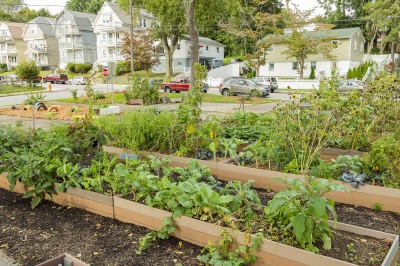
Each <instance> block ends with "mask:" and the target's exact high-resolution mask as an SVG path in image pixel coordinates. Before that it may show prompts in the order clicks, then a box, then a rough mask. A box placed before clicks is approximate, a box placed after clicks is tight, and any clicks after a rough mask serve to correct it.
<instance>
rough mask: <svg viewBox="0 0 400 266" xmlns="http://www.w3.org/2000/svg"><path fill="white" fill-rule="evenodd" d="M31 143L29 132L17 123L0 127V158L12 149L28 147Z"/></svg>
mask: <svg viewBox="0 0 400 266" xmlns="http://www.w3.org/2000/svg"><path fill="white" fill-rule="evenodd" d="M31 142H32V136H31V134H30V133H29V131H28V130H27V129H25V128H23V127H22V126H21V125H19V124H18V123H17V124H16V125H15V126H12V125H7V126H5V125H1V126H0V156H1V155H2V154H5V153H7V152H12V151H13V149H14V148H17V147H21V146H29V145H30V144H31ZM0 164H1V163H0Z"/></svg>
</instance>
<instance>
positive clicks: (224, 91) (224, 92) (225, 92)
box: [221, 89, 229, 96]
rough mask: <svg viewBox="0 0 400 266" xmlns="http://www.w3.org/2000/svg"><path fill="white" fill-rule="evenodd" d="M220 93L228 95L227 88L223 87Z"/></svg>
mask: <svg viewBox="0 0 400 266" xmlns="http://www.w3.org/2000/svg"><path fill="white" fill-rule="evenodd" d="M221 94H222V95H224V96H228V95H229V90H228V89H223V90H222V92H221Z"/></svg>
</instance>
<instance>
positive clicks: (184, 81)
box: [161, 78, 208, 93]
mask: <svg viewBox="0 0 400 266" xmlns="http://www.w3.org/2000/svg"><path fill="white" fill-rule="evenodd" d="M189 87H190V80H189V78H180V79H179V80H178V81H171V82H167V83H162V84H161V89H163V90H164V91H165V92H168V93H169V92H173V91H176V92H181V91H188V90H189ZM207 90H208V84H207V83H204V86H203V91H204V92H207Z"/></svg>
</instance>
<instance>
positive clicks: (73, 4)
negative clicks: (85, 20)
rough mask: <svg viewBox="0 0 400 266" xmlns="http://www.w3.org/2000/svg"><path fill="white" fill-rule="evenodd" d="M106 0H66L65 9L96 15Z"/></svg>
mask: <svg viewBox="0 0 400 266" xmlns="http://www.w3.org/2000/svg"><path fill="white" fill-rule="evenodd" d="M105 1H106V0H86V1H82V0H68V1H67V3H66V4H65V8H67V9H69V10H73V11H79V12H85V13H91V14H96V13H97V12H98V11H99V10H100V8H101V6H102V5H103V3H104V2H105Z"/></svg>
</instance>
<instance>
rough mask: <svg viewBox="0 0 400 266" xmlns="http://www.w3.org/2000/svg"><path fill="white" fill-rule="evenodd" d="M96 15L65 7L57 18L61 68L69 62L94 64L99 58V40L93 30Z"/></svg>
mask: <svg viewBox="0 0 400 266" xmlns="http://www.w3.org/2000/svg"><path fill="white" fill-rule="evenodd" d="M95 19H96V15H94V14H88V13H83V12H77V11H71V10H67V9H64V10H63V11H61V13H60V14H59V15H58V17H57V18H56V22H55V28H54V30H55V35H56V37H57V38H58V43H59V50H60V62H59V65H60V67H61V68H65V67H66V66H67V64H68V63H75V64H83V63H87V64H93V63H94V62H95V61H96V59H97V44H96V42H97V40H96V34H95V33H94V32H93V22H94V20H95Z"/></svg>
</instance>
